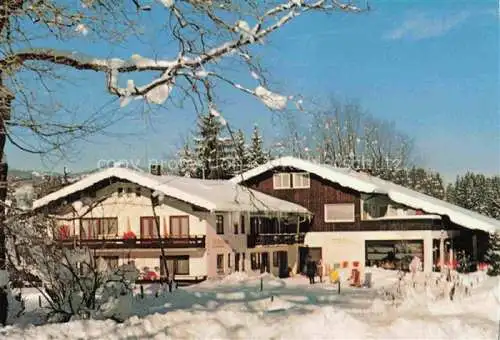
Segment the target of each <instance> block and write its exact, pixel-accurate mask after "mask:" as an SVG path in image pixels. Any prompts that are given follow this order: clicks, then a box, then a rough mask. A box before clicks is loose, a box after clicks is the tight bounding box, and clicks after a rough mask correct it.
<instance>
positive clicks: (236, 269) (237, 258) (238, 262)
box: [234, 253, 240, 272]
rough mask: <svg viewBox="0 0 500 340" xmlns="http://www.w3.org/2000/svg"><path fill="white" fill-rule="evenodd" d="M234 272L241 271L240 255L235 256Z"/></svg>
mask: <svg viewBox="0 0 500 340" xmlns="http://www.w3.org/2000/svg"><path fill="white" fill-rule="evenodd" d="M234 270H235V271H237V272H239V271H240V253H236V254H235V255H234Z"/></svg>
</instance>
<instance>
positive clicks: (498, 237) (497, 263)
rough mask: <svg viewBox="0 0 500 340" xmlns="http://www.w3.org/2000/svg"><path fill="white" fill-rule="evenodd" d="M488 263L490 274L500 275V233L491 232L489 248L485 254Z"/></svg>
mask: <svg viewBox="0 0 500 340" xmlns="http://www.w3.org/2000/svg"><path fill="white" fill-rule="evenodd" d="M484 259H485V261H486V263H488V265H489V267H488V275H491V276H497V275H500V233H493V234H490V238H489V244H488V250H487V251H486V254H485V256H484Z"/></svg>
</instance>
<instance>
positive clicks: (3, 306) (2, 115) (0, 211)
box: [0, 72, 13, 325]
mask: <svg viewBox="0 0 500 340" xmlns="http://www.w3.org/2000/svg"><path fill="white" fill-rule="evenodd" d="M2 80H3V79H2V74H1V72H0V202H1V203H5V201H6V200H7V172H8V167H7V159H6V157H5V142H6V138H7V136H6V129H5V121H6V120H9V119H10V108H11V105H10V104H11V102H12V99H13V95H12V94H11V93H10V91H9V89H8V88H7V87H5V86H3V81H2ZM6 259H7V251H6V247H5V205H4V204H0V271H4V270H7V262H6ZM0 296H1V297H3V296H5V298H0V323H2V324H3V325H5V322H6V320H7V316H8V301H7V298H6V296H7V286H4V287H0Z"/></svg>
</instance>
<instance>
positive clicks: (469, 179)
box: [446, 172, 500, 219]
mask: <svg viewBox="0 0 500 340" xmlns="http://www.w3.org/2000/svg"><path fill="white" fill-rule="evenodd" d="M446 200H447V201H449V202H451V203H453V204H456V205H458V206H461V207H463V208H466V209H470V210H473V211H476V212H478V213H480V214H484V215H486V216H489V217H492V218H496V219H500V176H493V177H490V178H488V177H486V176H484V175H482V174H473V173H470V172H468V173H466V174H465V175H464V176H457V178H456V180H455V183H454V184H450V185H448V187H447V189H446Z"/></svg>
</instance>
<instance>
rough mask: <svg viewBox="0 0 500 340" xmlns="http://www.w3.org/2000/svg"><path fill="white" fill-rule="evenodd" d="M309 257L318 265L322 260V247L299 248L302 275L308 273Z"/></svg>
mask: <svg viewBox="0 0 500 340" xmlns="http://www.w3.org/2000/svg"><path fill="white" fill-rule="evenodd" d="M309 256H310V257H311V259H312V260H313V261H314V262H316V263H317V262H318V261H319V260H321V258H322V249H321V247H299V265H300V268H299V270H300V272H301V273H302V274H305V273H306V262H307V258H308V257H309Z"/></svg>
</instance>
